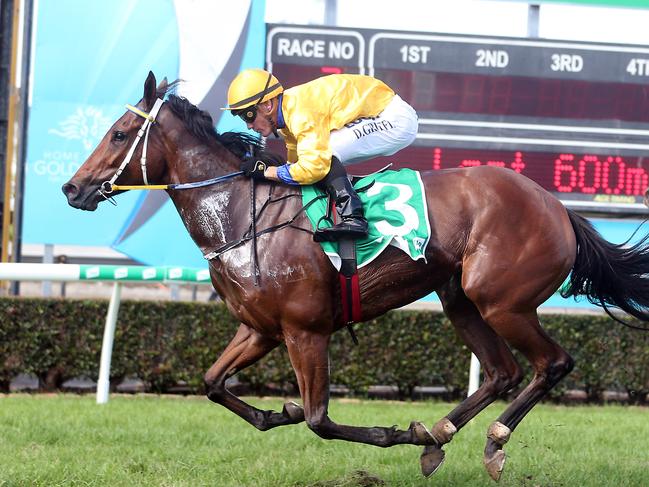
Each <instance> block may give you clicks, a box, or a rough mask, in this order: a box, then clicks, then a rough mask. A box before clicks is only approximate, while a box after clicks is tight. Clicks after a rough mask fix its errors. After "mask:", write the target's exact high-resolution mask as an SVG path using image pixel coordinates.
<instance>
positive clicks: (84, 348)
mask: <svg viewBox="0 0 649 487" xmlns="http://www.w3.org/2000/svg"><path fill="white" fill-rule="evenodd" d="M107 307H108V303H107V302H106V301H90V300H84V301H78V300H71V299H66V300H58V299H24V298H19V299H11V298H0V391H5V392H6V391H8V390H9V383H10V381H11V380H12V378H14V377H15V376H16V375H17V374H19V373H27V374H33V375H36V376H37V377H38V378H39V381H40V386H41V389H42V390H56V389H58V388H60V387H61V384H62V383H63V382H65V381H66V380H68V379H71V378H74V377H89V378H92V379H94V380H96V378H97V375H98V368H99V365H98V364H99V356H100V350H101V340H102V335H103V328H104V321H105V315H106V311H107ZM542 321H543V324H544V327H545V329H546V330H547V332H548V333H549V334H550V335H551V336H552V337H554V338H555V339H556V340H557V341H558V342H559V343H560V344H561V345H562V346H563V347H564V348H565V349H566V350H567V351H568V352H569V353H570V354H571V355H572V356H573V358H574V359H575V361H576V367H575V370H574V371H573V372H572V374H571V375H570V376H568V378H567V379H566V380H564V381H563V382H562V384H561V385H560V387H559V388H557V390H555V391H554V392H553V397H555V398H557V397H559V396H560V395H561V394H562V392H563V391H565V390H566V389H567V388H570V389H581V390H584V391H586V393H587V394H588V398H589V399H590V400H592V401H598V400H600V399H601V397H602V396H601V395H602V392H603V391H605V390H618V391H626V392H628V393H629V396H630V400H631V401H633V402H639V403H641V402H644V401H645V400H646V396H647V392H649V367H648V365H649V333H643V332H638V331H634V330H629V329H627V328H626V327H623V326H622V325H619V324H617V323H615V322H613V321H612V320H610V319H609V318H607V317H604V316H584V315H580V316H569V315H544V316H542ZM237 326H238V323H237V322H236V320H234V319H233V318H232V317H231V316H230V315H229V313H228V312H227V310H226V309H225V307H224V306H223V305H215V304H209V303H180V302H150V301H143V302H138V301H124V302H122V304H121V307H120V311H119V319H118V326H117V330H116V333H115V346H114V350H113V358H112V367H111V384H113V385H114V384H118V383H119V382H120V381H121V379H122V378H124V377H127V376H128V377H131V376H135V377H139V378H140V379H141V380H143V381H144V382H145V384H147V387H148V388H149V390H151V391H154V392H165V391H168V390H169V389H170V388H171V387H173V386H175V385H177V384H178V383H179V382H180V381H182V382H184V383H186V384H187V385H188V387H189V388H190V389H191V390H192V391H194V392H197V393H202V392H203V383H202V380H203V379H202V378H203V374H204V373H205V371H206V370H207V369H208V368H209V367H210V366H211V364H212V363H213V362H214V361H215V360H216V358H217V357H218V355H219V354H220V353H221V351H222V350H223V349H224V348H225V346H226V345H227V343H228V342H229V341H230V339H231V338H232V336H233V335H234V333H235V331H236V329H237ZM355 329H356V333H357V335H358V339H359V341H360V345H359V346H354V345H353V343H352V341H351V339H350V337H349V335H348V334H347V332H346V331H345V330H344V329H343V330H341V331H340V332H339V333H337V334H336V335H335V336H334V337H333V339H332V346H331V351H330V361H331V374H332V377H331V381H332V383H334V384H339V385H343V386H346V387H347V388H348V389H349V390H350V391H351V392H352V393H355V394H363V393H365V392H366V391H367V388H368V387H369V386H370V385H377V384H382V385H393V386H397V387H398V391H399V395H400V397H403V398H407V397H412V393H413V389H414V388H415V387H417V386H445V387H446V388H447V389H448V391H449V392H448V398H457V397H459V396H461V395H462V394H464V392H465V391H466V387H467V383H468V368H469V367H468V364H469V351H468V350H467V348H466V347H465V346H464V345H463V344H462V343H461V342H460V340H459V339H458V338H457V337H456V335H455V333H454V331H453V327H452V325H451V324H450V322H449V321H448V320H447V319H446V317H444V315H442V314H441V313H436V312H431V311H393V312H390V313H388V314H387V315H385V316H383V317H381V318H379V319H375V320H372V321H370V322H368V323H364V324H360V325H356V327H355ZM517 357H518V359H519V362H520V363H521V365H523V366H524V367H525V368H526V370H527V372H528V378H529V375H530V372H529V366H528V365H527V363H526V361H525V360H524V359H523V358H521V357H520V356H519V355H518V354H517ZM238 378H239V379H240V380H241V381H242V382H243V383H244V384H246V385H247V387H248V388H249V390H251V391H252V392H257V393H262V392H265V391H267V390H268V388H274V389H280V390H295V389H296V385H295V377H294V375H293V371H292V369H291V366H290V363H289V361H288V357H287V354H286V351H285V348H283V347H280V348H278V349H277V350H275V351H273V352H272V353H270V354H269V355H268V356H267V357H265V358H264V359H263V360H262V361H261V362H260V363H259V364H257V365H255V366H253V367H250V368H249V369H246V370H244V371H242V372H241V373H240V374H238Z"/></svg>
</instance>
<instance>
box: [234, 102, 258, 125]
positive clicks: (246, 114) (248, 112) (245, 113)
mask: <svg viewBox="0 0 649 487" xmlns="http://www.w3.org/2000/svg"><path fill="white" fill-rule="evenodd" d="M232 112H233V114H234V115H236V116H238V117H241V120H243V121H244V122H245V123H253V122H254V121H255V118H257V106H256V105H253V106H251V107H246V108H243V109H241V110H237V111H234V110H232Z"/></svg>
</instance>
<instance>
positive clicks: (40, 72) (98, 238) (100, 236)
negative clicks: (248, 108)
mask: <svg viewBox="0 0 649 487" xmlns="http://www.w3.org/2000/svg"><path fill="white" fill-rule="evenodd" d="M264 9H265V1H264V0H248V1H241V2H237V3H236V6H233V5H232V4H230V3H228V4H226V3H224V2H214V1H212V0H194V1H192V2H187V1H183V0H176V1H173V0H112V1H110V2H87V1H83V0H57V1H56V2H55V1H41V2H38V3H37V9H36V11H35V24H34V27H35V42H34V56H33V60H32V62H33V76H32V81H31V83H32V93H31V97H30V99H31V100H30V110H29V124H28V136H27V141H26V142H27V149H26V170H25V192H24V212H23V215H24V218H23V234H22V238H23V242H24V243H35V244H67V245H93V246H113V247H114V248H115V249H117V250H119V251H121V252H123V253H125V254H127V255H129V256H131V257H132V258H134V259H135V260H137V261H139V262H142V263H144V264H147V265H183V266H192V267H196V266H203V267H204V266H205V265H206V264H205V261H204V260H203V259H202V256H201V254H200V251H199V250H198V249H197V248H196V246H195V245H194V243H193V242H192V241H191V239H190V238H189V235H188V234H187V231H186V230H185V228H184V226H183V224H182V222H181V220H180V217H179V216H178V214H177V212H176V210H175V208H174V207H173V205H172V204H171V202H170V200H169V199H168V197H167V196H166V194H164V193H162V194H161V192H158V194H154V193H153V192H151V193H142V192H135V191H132V192H130V193H126V194H122V195H119V196H118V197H117V198H116V201H117V206H113V205H111V204H109V203H102V204H100V205H99V208H98V209H97V211H95V212H83V211H80V210H76V209H73V208H72V207H70V206H68V204H67V201H66V198H65V197H64V195H63V193H62V192H61V185H62V184H64V183H65V182H67V181H68V180H69V179H70V178H71V177H72V175H73V174H74V173H75V172H76V170H77V169H78V168H79V167H80V166H81V164H82V163H83V162H84V161H85V160H86V158H87V157H88V156H89V155H90V153H91V152H92V150H93V149H94V148H95V147H96V145H97V144H98V143H99V141H100V140H101V138H102V137H103V136H104V134H105V133H106V131H107V130H108V129H109V128H110V126H111V125H112V124H113V122H114V121H115V120H117V119H118V118H119V117H120V116H121V115H122V114H123V113H124V111H125V109H124V104H126V103H130V104H135V103H136V102H137V101H138V100H139V99H140V98H141V97H142V88H143V83H144V79H145V78H146V75H147V73H148V72H149V70H151V71H153V72H154V73H155V75H156V77H157V78H158V80H161V79H162V78H163V77H165V76H166V77H167V78H168V79H169V81H172V80H174V79H177V78H180V79H183V80H185V81H184V82H183V83H182V84H181V86H180V88H179V91H178V93H179V94H180V95H182V96H185V97H187V98H188V99H189V100H190V101H191V102H192V103H194V104H196V105H198V106H199V107H201V108H202V109H204V110H207V111H209V112H210V113H211V114H212V117H213V119H214V123H215V125H217V128H218V130H219V131H224V130H229V129H236V130H245V126H243V123H242V122H241V121H239V120H238V119H236V118H235V117H231V116H223V117H221V116H222V112H221V111H220V110H219V108H220V107H222V106H224V103H225V97H226V92H227V86H228V84H229V82H230V81H231V80H232V78H234V76H235V75H236V74H237V73H238V71H239V70H241V69H244V68H247V67H263V54H264V45H265V38H264V36H265V27H264ZM221 118H222V119H221Z"/></svg>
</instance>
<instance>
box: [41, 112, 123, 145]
mask: <svg viewBox="0 0 649 487" xmlns="http://www.w3.org/2000/svg"><path fill="white" fill-rule="evenodd" d="M58 125H59V127H58V128H55V129H50V130H49V131H48V132H49V133H51V134H54V135H58V136H59V137H63V138H64V139H68V140H80V141H81V143H82V144H83V148H84V149H86V150H90V149H92V148H93V147H94V146H95V145H97V143H98V142H99V140H100V139H101V138H102V137H103V136H104V134H105V133H106V132H107V131H108V129H109V128H110V126H111V125H112V123H111V120H110V119H109V118H108V117H105V116H104V114H103V113H102V111H101V110H100V109H98V108H97V107H94V106H92V105H87V106H85V107H82V106H79V107H77V109H76V111H75V112H74V113H73V114H72V115H69V116H68V117H67V118H66V119H64V120H62V121H60V122H59V124H58Z"/></svg>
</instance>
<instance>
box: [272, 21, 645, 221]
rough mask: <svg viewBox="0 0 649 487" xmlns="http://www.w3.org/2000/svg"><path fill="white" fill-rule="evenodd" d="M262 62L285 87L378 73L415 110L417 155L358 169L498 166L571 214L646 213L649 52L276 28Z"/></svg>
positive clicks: (412, 151) (413, 149)
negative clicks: (337, 76)
mask: <svg viewBox="0 0 649 487" xmlns="http://www.w3.org/2000/svg"><path fill="white" fill-rule="evenodd" d="M266 65H267V69H268V70H270V71H272V72H273V74H275V76H277V78H278V79H279V80H280V81H281V82H282V84H283V85H284V87H286V88H288V87H291V86H294V85H296V84H300V83H304V82H306V81H309V80H311V79H314V78H316V77H318V76H323V75H327V74H332V73H361V74H368V75H371V76H375V77H377V78H379V79H381V80H383V81H385V82H386V83H387V84H388V85H389V86H390V87H391V88H392V89H394V91H395V92H396V93H398V94H399V95H400V96H401V97H402V98H403V99H404V100H406V101H407V102H408V103H410V104H411V105H412V106H413V107H414V108H415V110H417V113H418V115H419V133H418V135H417V139H416V141H415V142H414V143H413V144H412V145H411V146H410V147H408V148H406V149H404V150H402V151H400V152H399V153H397V154H395V155H394V156H392V157H389V158H381V159H380V160H373V161H368V162H366V163H362V164H360V165H357V166H363V167H357V166H355V169H357V170H355V171H354V172H365V171H366V170H369V169H374V168H378V167H382V166H383V165H385V163H386V161H389V162H393V163H394V165H395V167H411V168H413V169H418V170H430V169H433V170H436V169H443V168H451V167H467V166H479V165H494V166H501V167H506V168H509V169H511V170H513V171H516V172H519V173H521V174H524V175H525V176H527V177H529V178H531V179H533V180H534V181H536V182H537V183H538V184H540V185H541V186H542V187H544V188H545V189H547V190H548V191H550V192H552V193H554V194H555V195H556V196H557V197H558V198H559V199H561V200H562V201H563V202H564V204H566V206H569V207H572V208H576V209H583V210H588V211H600V212H609V213H639V212H644V211H646V207H645V206H644V205H643V204H642V198H643V195H644V191H645V189H647V187H648V186H649V158H648V157H646V156H647V155H649V49H648V48H644V47H642V46H633V45H616V44H596V43H585V42H584V43H582V42H563V41H551V40H541V39H527V38H520V39H519V38H501V37H482V36H480V37H478V36H467V35H450V34H427V33H414V32H397V31H379V30H369V29H349V28H327V27H301V26H294V25H290V26H289V25H278V24H270V25H268V26H267V43H266ZM269 142H270V141H269ZM274 144H277V143H276V142H274V143H271V147H272V148H275V149H278V148H279V147H281V145H274Z"/></svg>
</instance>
